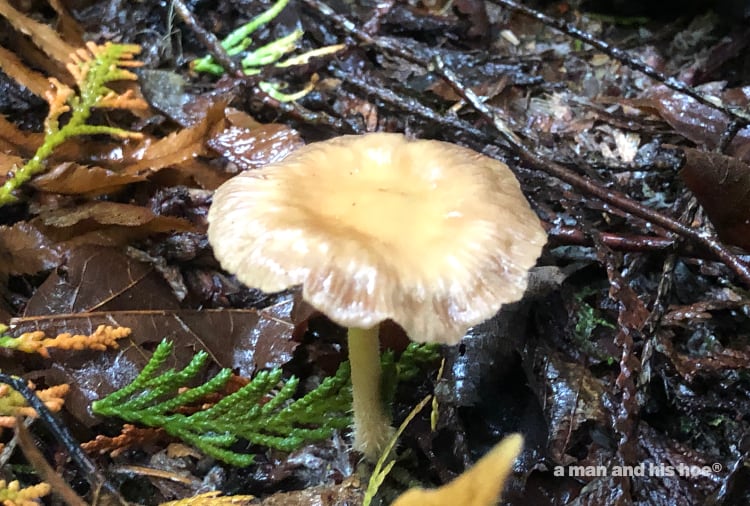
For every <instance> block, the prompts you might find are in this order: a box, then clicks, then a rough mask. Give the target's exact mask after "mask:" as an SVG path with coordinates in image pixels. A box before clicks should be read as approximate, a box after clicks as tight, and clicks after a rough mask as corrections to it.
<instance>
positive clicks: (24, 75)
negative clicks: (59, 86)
mask: <svg viewBox="0 0 750 506" xmlns="http://www.w3.org/2000/svg"><path fill="white" fill-rule="evenodd" d="M0 69H2V70H3V72H5V73H6V74H8V76H10V77H12V78H13V80H15V81H16V82H17V83H18V84H20V85H22V86H25V87H26V88H27V89H28V90H29V91H30V92H31V93H33V94H34V95H36V96H38V97H44V94H45V93H46V92H47V90H48V89H49V81H47V78H46V77H44V76H43V75H42V74H40V73H39V72H36V71H34V70H31V69H30V68H29V67H27V66H26V65H24V64H23V62H21V60H20V59H19V58H18V56H16V55H15V54H14V53H12V52H11V51H8V50H7V49H5V48H4V47H0Z"/></svg>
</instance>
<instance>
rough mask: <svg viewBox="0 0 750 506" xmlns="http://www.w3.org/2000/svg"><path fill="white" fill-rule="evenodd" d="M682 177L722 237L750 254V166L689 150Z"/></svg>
mask: <svg viewBox="0 0 750 506" xmlns="http://www.w3.org/2000/svg"><path fill="white" fill-rule="evenodd" d="M684 151H685V154H686V155H687V159H686V161H685V165H684V166H683V168H682V170H681V171H680V176H681V177H682V179H683V181H685V184H686V185H687V187H688V188H690V191H692V192H693V193H694V194H695V196H696V198H697V199H698V202H700V204H701V205H702V206H703V209H705V211H706V214H708V217H709V218H710V219H711V223H713V225H714V227H716V231H717V233H718V234H719V237H720V238H721V239H722V240H723V241H726V242H728V243H731V244H735V245H737V246H740V247H742V248H744V249H746V250H748V251H750V164H747V163H745V162H743V161H742V160H739V159H738V158H734V157H731V156H726V155H722V154H719V153H712V152H706V151H699V150H697V149H687V148H686V149H685V150H684Z"/></svg>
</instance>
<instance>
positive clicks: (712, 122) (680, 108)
mask: <svg viewBox="0 0 750 506" xmlns="http://www.w3.org/2000/svg"><path fill="white" fill-rule="evenodd" d="M719 91H720V90H719ZM719 91H716V92H715V94H719ZM721 94H722V95H723V96H724V97H725V99H726V104H725V105H734V106H738V107H747V105H748V101H750V87H747V88H742V90H726V91H723V92H722V93H721ZM625 102H626V103H628V104H631V105H634V106H636V107H645V108H652V109H654V110H655V111H656V112H657V113H658V114H659V115H660V116H661V117H662V119H664V121H666V122H667V123H669V125H670V126H671V127H672V128H674V129H675V131H677V133H679V134H680V135H682V136H684V137H685V138H687V139H690V140H691V141H693V142H695V143H696V144H702V145H704V146H706V148H708V149H714V148H715V147H717V146H718V145H719V142H720V141H721V136H722V135H723V134H724V132H726V130H727V129H728V128H729V124H730V120H729V118H727V116H726V115H725V114H724V113H723V112H721V111H719V110H717V109H715V108H713V107H709V106H707V105H703V104H699V103H698V102H697V101H696V100H695V99H693V98H691V97H688V96H687V95H683V94H681V93H676V92H674V91H673V90H671V89H669V88H667V87H665V86H657V87H655V88H654V89H652V90H651V91H650V92H649V96H648V97H647V98H642V99H636V100H632V101H625ZM726 152H727V154H729V155H734V156H738V157H739V158H741V159H743V160H748V159H750V127H745V128H743V129H741V130H740V131H739V132H738V133H737V135H736V137H735V138H734V140H733V141H732V142H731V143H730V144H729V146H728V147H727V150H726Z"/></svg>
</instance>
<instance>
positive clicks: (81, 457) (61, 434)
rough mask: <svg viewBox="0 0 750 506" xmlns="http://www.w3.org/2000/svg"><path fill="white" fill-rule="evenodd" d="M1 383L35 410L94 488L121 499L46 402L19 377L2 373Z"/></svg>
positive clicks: (0, 374)
mask: <svg viewBox="0 0 750 506" xmlns="http://www.w3.org/2000/svg"><path fill="white" fill-rule="evenodd" d="M0 383H5V384H7V385H10V386H11V387H12V388H13V389H14V390H16V391H17V392H18V393H20V394H21V395H22V396H23V398H24V400H25V401H26V402H27V403H28V404H29V406H31V407H32V408H34V410H35V411H36V413H37V415H38V416H39V419H40V420H41V421H42V422H44V424H45V425H46V426H47V428H48V429H49V430H50V432H52V434H54V435H55V437H56V438H57V439H58V440H59V441H60V443H61V444H62V445H63V446H64V447H65V449H66V450H67V451H68V454H69V455H70V457H71V458H72V459H73V460H74V461H75V463H76V464H77V465H78V467H79V468H80V470H81V472H82V473H83V475H84V476H85V477H86V478H87V479H88V480H89V483H91V485H92V486H95V487H96V486H99V485H101V486H102V487H103V488H104V489H105V490H106V491H107V492H109V493H111V494H113V495H114V496H116V497H119V492H118V491H117V489H116V488H115V487H114V486H113V485H112V484H111V483H109V481H107V480H106V478H104V475H102V474H101V473H100V472H99V470H98V469H97V467H96V465H95V464H94V462H93V461H92V460H91V459H90V458H89V456H88V455H86V453H85V452H84V451H83V450H82V449H81V446H80V445H79V444H78V442H77V441H76V440H75V438H74V437H73V435H72V434H71V433H70V431H69V430H68V428H67V427H66V426H65V425H63V424H62V423H60V421H59V420H58V419H57V418H56V417H55V415H53V414H52V412H50V410H49V409H48V408H47V406H45V405H44V401H42V399H40V398H39V396H38V395H36V392H34V391H33V390H32V389H31V388H29V386H28V385H27V384H26V381H25V380H24V379H22V378H19V377H18V376H11V375H9V374H5V373H0Z"/></svg>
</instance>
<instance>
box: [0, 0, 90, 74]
mask: <svg viewBox="0 0 750 506" xmlns="http://www.w3.org/2000/svg"><path fill="white" fill-rule="evenodd" d="M0 16H3V17H4V18H6V19H7V20H8V21H10V23H11V25H13V27H14V28H15V29H16V30H18V31H19V32H21V33H23V34H25V35H28V36H29V37H31V40H33V41H34V44H36V46H37V47H38V48H39V49H41V50H42V51H44V52H45V53H46V54H47V55H48V56H49V57H51V58H52V59H54V60H56V61H57V62H58V63H61V64H65V63H67V62H68V58H69V57H70V55H71V54H73V53H75V51H76V49H77V48H76V47H74V46H71V45H70V44H68V43H67V42H66V41H64V40H63V39H62V38H61V37H60V36H59V35H58V34H57V32H55V30H53V29H52V28H50V27H49V26H48V25H45V24H44V23H40V22H38V21H35V20H33V19H31V18H29V17H27V16H24V15H23V14H22V13H21V12H19V11H17V10H16V9H14V8H13V7H12V6H11V5H10V4H9V3H8V2H7V0H0Z"/></svg>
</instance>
